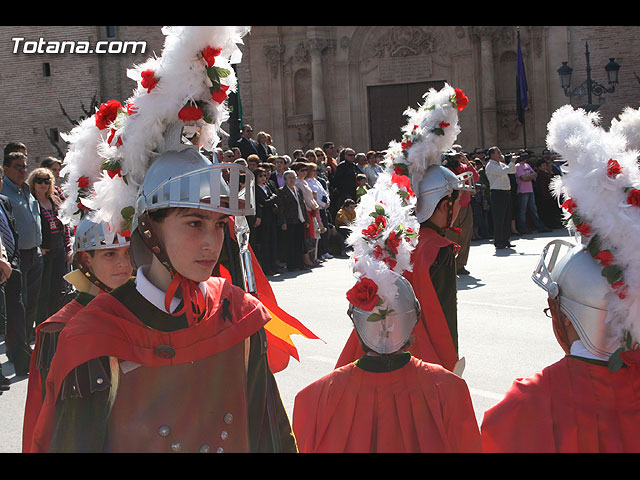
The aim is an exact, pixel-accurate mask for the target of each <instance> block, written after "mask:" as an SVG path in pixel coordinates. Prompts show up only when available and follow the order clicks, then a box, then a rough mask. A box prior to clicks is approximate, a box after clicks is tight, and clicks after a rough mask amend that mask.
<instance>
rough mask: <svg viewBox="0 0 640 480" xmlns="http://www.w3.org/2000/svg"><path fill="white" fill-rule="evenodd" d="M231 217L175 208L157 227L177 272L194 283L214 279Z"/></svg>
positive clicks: (218, 213) (211, 212)
mask: <svg viewBox="0 0 640 480" xmlns="http://www.w3.org/2000/svg"><path fill="white" fill-rule="evenodd" d="M228 222H229V215H227V214H223V213H220V212H213V211H211V210H204V209H197V208H176V209H175V210H174V211H172V212H171V213H170V214H169V215H167V217H165V218H164V219H163V220H162V221H161V222H156V223H155V224H154V227H155V228H156V231H157V232H158V233H159V235H160V238H161V239H162V243H163V245H164V249H165V251H166V253H167V255H168V257H169V260H170V261H171V264H172V265H173V267H174V268H175V269H176V271H177V272H178V273H179V274H180V275H182V276H183V277H185V278H188V279H189V280H193V281H194V282H204V281H206V280H208V279H209V278H210V277H211V274H212V272H213V268H214V267H215V266H216V264H217V263H218V257H219V256H220V251H221V250H222V244H223V241H224V231H225V230H226V229H227V224H228Z"/></svg>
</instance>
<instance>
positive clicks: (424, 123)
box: [347, 84, 468, 319]
mask: <svg viewBox="0 0 640 480" xmlns="http://www.w3.org/2000/svg"><path fill="white" fill-rule="evenodd" d="M423 99H424V103H423V104H422V105H420V106H418V108H416V109H414V108H408V109H407V110H406V111H405V112H404V115H405V116H406V117H407V124H406V125H405V126H404V127H403V128H402V132H403V139H402V141H401V142H397V141H395V140H393V141H391V142H390V143H389V148H388V150H387V152H386V155H385V160H384V171H383V172H382V173H381V174H380V175H379V176H378V179H377V180H376V183H375V185H374V187H373V188H372V189H370V190H368V191H367V193H366V194H365V195H363V196H362V197H361V198H360V201H359V203H358V205H357V207H356V218H355V220H354V221H353V222H352V224H351V225H350V227H349V228H350V230H351V234H350V235H349V238H348V240H347V242H348V244H349V245H350V246H351V247H353V250H352V251H351V252H350V254H349V256H350V257H351V266H352V269H353V272H354V275H355V276H356V278H358V282H357V283H356V285H355V286H354V287H353V288H352V289H350V290H349V291H348V292H347V298H348V299H349V301H350V302H351V303H352V304H353V305H354V306H356V307H358V308H361V309H363V310H365V311H371V312H372V314H371V316H370V318H373V319H377V318H382V317H384V315H385V314H387V313H390V311H391V310H390V309H391V308H392V305H391V302H392V300H393V299H394V298H395V297H396V296H397V287H396V285H395V280H396V277H397V275H398V274H400V275H402V273H403V272H405V271H411V270H412V268H413V266H412V265H411V253H412V251H413V250H414V249H415V247H416V245H417V242H418V231H419V228H420V225H419V223H418V221H417V219H416V217H415V206H416V196H415V194H414V192H413V190H412V188H411V185H417V184H418V182H419V181H420V179H422V177H423V175H424V172H425V171H426V169H427V168H428V167H429V166H430V165H436V164H437V165H439V164H441V162H442V153H443V152H444V151H446V150H449V149H450V148H451V147H452V146H453V144H454V142H455V140H456V138H457V136H458V134H459V133H460V127H459V125H458V112H459V111H461V110H462V109H463V108H464V107H465V106H466V105H467V101H468V99H467V97H466V96H465V95H464V93H463V92H462V90H460V89H457V88H456V89H454V88H452V87H451V86H450V85H448V84H446V85H445V86H444V87H443V88H442V89H441V90H439V91H437V90H435V89H431V90H429V91H428V92H426V93H425V94H424V96H423ZM372 300H375V301H372ZM373 304H375V308H374V309H373V310H370V308H363V305H365V306H368V307H371V306H372V305H373Z"/></svg>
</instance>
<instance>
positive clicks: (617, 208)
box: [547, 105, 640, 342]
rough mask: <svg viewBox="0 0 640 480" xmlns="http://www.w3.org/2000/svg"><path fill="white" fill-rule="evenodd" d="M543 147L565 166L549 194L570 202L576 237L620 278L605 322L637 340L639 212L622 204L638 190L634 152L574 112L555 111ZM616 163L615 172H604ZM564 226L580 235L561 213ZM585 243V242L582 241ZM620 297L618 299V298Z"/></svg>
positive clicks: (589, 116) (590, 117) (595, 118)
mask: <svg viewBox="0 0 640 480" xmlns="http://www.w3.org/2000/svg"><path fill="white" fill-rule="evenodd" d="M547 146H548V148H549V149H551V150H553V151H555V152H558V153H559V154H561V155H562V157H563V158H564V159H565V160H567V173H566V174H564V175H562V176H559V177H556V180H554V182H553V184H552V191H553V193H554V194H555V195H556V196H557V197H558V198H561V196H562V197H563V198H564V199H571V200H573V201H574V202H575V205H576V209H575V213H576V214H577V215H578V217H577V218H579V220H578V221H580V222H584V224H587V225H588V226H589V228H590V230H591V232H590V233H589V232H587V234H585V235H584V236H583V235H580V234H578V236H579V237H580V240H581V241H583V243H585V244H586V243H588V241H589V240H590V239H591V238H593V236H594V235H596V234H597V238H598V239H599V241H600V247H601V248H600V249H601V250H608V251H610V252H611V254H612V255H613V258H614V265H617V266H619V267H620V268H621V269H622V272H623V283H624V285H626V289H625V290H624V294H622V295H621V296H620V295H618V294H619V293H621V290H619V289H617V288H612V290H611V292H610V294H609V296H608V305H609V312H608V317H607V321H608V322H610V325H611V328H612V329H613V330H614V331H615V332H616V334H617V335H618V336H619V338H620V341H621V342H622V338H623V337H624V335H625V332H627V331H628V332H630V333H631V335H632V337H633V338H634V339H636V340H638V339H640V322H639V319H640V255H638V251H639V250H640V207H638V206H634V205H631V204H629V203H627V198H628V195H629V192H630V191H631V190H630V189H640V171H639V170H638V164H637V152H636V151H634V150H629V149H628V146H629V145H628V142H627V139H626V138H625V137H624V136H623V135H622V134H620V130H618V129H617V128H616V129H614V131H613V132H612V131H609V132H607V131H605V130H604V129H603V128H602V127H601V126H600V117H599V115H597V114H595V113H586V112H585V111H584V110H582V109H577V110H574V109H573V108H572V107H571V106H569V105H566V106H564V107H561V108H560V109H558V110H557V111H556V112H555V113H554V114H553V115H552V117H551V120H550V122H549V124H548V135H547ZM612 162H617V164H615V165H616V166H618V165H619V167H620V170H619V171H616V173H615V174H614V172H611V171H610V170H609V167H610V165H612ZM565 218H566V219H567V220H568V226H569V227H570V228H572V229H573V230H581V228H580V225H576V224H575V223H576V217H575V216H571V214H570V213H569V212H565ZM585 237H587V238H585ZM621 297H622V298H621Z"/></svg>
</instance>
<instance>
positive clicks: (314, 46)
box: [307, 38, 328, 145]
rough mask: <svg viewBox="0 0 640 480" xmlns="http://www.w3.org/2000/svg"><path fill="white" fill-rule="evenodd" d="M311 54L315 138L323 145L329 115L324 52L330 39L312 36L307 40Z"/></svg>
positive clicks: (317, 142) (316, 141)
mask: <svg viewBox="0 0 640 480" xmlns="http://www.w3.org/2000/svg"><path fill="white" fill-rule="evenodd" d="M307 45H308V47H307V48H308V50H309V52H310V54H311V104H312V108H313V138H314V141H315V143H316V144H318V145H321V144H322V143H323V142H325V141H326V140H327V138H326V134H327V116H326V107H325V99H324V78H323V72H322V52H323V51H324V50H325V49H326V48H327V46H328V41H327V40H325V39H321V38H310V39H309V40H308V42H307Z"/></svg>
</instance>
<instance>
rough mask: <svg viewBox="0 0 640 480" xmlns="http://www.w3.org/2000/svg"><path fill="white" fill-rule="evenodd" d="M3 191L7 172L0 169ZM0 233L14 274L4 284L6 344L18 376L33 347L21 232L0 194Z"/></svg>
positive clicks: (26, 369)
mask: <svg viewBox="0 0 640 480" xmlns="http://www.w3.org/2000/svg"><path fill="white" fill-rule="evenodd" d="M0 171H2V173H1V174H0V189H1V188H2V178H3V177H4V171H3V170H2V169H0ZM0 234H2V244H3V246H4V248H5V250H6V252H7V261H8V262H9V263H10V264H11V268H12V272H11V275H10V276H9V278H8V279H7V280H6V282H5V283H4V284H3V285H2V287H3V288H2V289H3V290H4V292H3V293H4V297H5V302H6V314H7V326H6V336H5V345H6V349H7V357H8V358H9V360H10V361H11V362H13V364H14V368H15V372H16V375H17V376H26V375H27V374H28V373H29V362H30V361H31V348H30V347H29V345H28V343H27V328H26V315H25V307H24V303H23V301H22V272H21V270H20V253H19V250H18V248H17V246H18V233H17V230H16V225H15V218H14V215H13V208H12V206H11V202H10V201H9V199H8V198H7V197H6V196H4V195H1V194H0Z"/></svg>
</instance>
